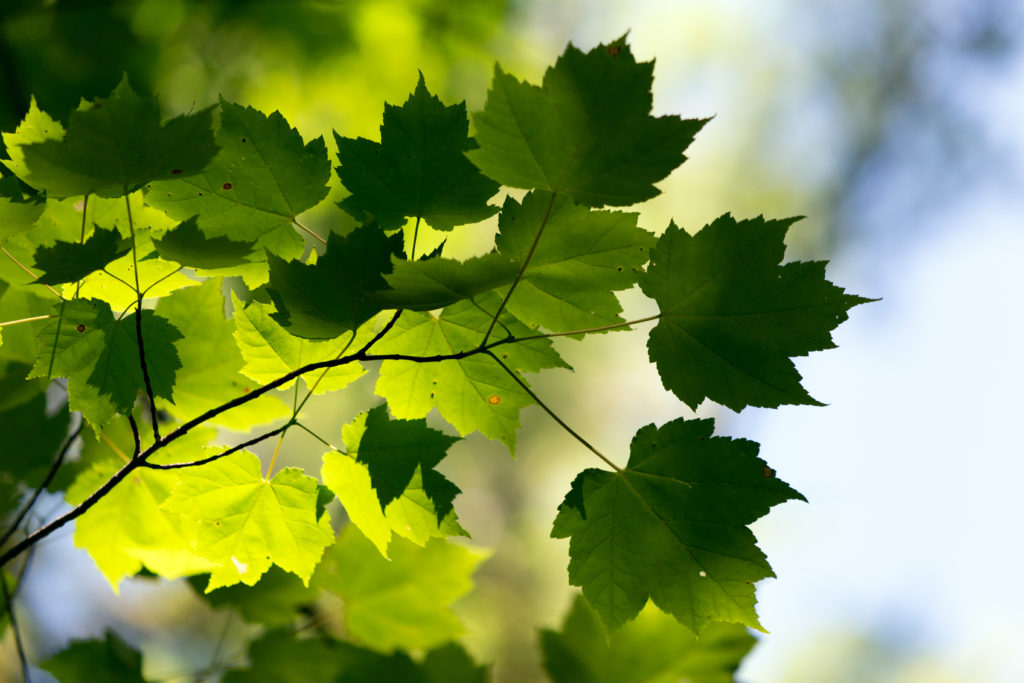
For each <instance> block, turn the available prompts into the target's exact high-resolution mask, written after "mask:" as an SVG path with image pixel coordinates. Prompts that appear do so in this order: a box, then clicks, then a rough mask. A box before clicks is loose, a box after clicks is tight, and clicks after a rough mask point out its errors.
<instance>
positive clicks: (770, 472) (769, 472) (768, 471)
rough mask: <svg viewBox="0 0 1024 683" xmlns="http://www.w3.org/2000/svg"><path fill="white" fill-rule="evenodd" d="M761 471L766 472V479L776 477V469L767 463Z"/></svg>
mask: <svg viewBox="0 0 1024 683" xmlns="http://www.w3.org/2000/svg"><path fill="white" fill-rule="evenodd" d="M761 471H762V472H763V473H764V478H765V479H774V478H775V470H773V469H772V468H771V467H768V465H765V466H764V469H762V470H761Z"/></svg>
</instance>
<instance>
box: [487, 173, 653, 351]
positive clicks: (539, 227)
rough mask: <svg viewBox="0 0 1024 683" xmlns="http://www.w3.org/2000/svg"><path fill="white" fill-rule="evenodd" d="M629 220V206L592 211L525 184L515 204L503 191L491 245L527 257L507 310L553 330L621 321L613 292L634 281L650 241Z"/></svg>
mask: <svg viewBox="0 0 1024 683" xmlns="http://www.w3.org/2000/svg"><path fill="white" fill-rule="evenodd" d="M636 221H637V214H635V213H622V212H618V211H591V210H589V209H587V208H586V207H583V206H579V205H577V204H576V203H575V202H574V201H573V200H572V199H570V198H569V197H566V196H559V197H556V196H555V195H552V194H551V193H548V192H531V193H530V194H528V195H526V197H525V198H524V199H523V203H522V204H519V203H518V202H516V201H515V200H514V199H512V198H511V197H509V198H507V199H506V200H505V206H504V208H503V209H502V211H501V218H500V220H499V226H500V228H501V232H500V233H499V234H498V236H497V238H496V242H497V245H498V250H499V251H500V252H501V253H502V254H503V255H505V256H507V257H508V258H509V259H510V260H511V261H512V262H514V263H517V264H522V263H525V262H527V261H528V265H527V268H526V270H525V271H524V272H523V279H522V280H521V281H520V282H519V285H518V287H517V289H516V291H515V294H514V295H513V296H512V297H511V298H510V299H509V302H508V306H509V310H510V311H511V312H512V313H513V314H514V315H515V316H516V317H518V318H519V319H520V320H522V321H523V322H525V323H527V324H529V325H541V326H543V327H546V328H548V329H550V330H554V331H559V332H564V331H569V330H578V329H585V328H590V327H599V326H602V325H612V324H615V323H617V322H621V321H622V318H621V317H619V313H620V312H621V311H622V307H621V306H620V305H619V301H618V299H616V298H615V295H614V294H613V292H614V291H617V290H622V289H628V288H629V287H632V286H633V284H635V283H636V280H637V276H638V275H639V273H641V272H642V269H643V266H644V264H646V263H647V259H648V257H649V255H650V254H649V252H650V248H651V246H652V245H653V244H654V236H653V235H652V234H651V233H649V232H647V231H646V230H643V229H641V228H638V227H637V225H636Z"/></svg>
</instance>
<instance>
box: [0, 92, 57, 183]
mask: <svg viewBox="0 0 1024 683" xmlns="http://www.w3.org/2000/svg"><path fill="white" fill-rule="evenodd" d="M63 137H64V126H62V125H61V124H60V121H55V120H54V119H53V118H51V117H50V115H49V114H47V113H46V112H45V111H43V110H42V109H40V108H39V105H38V104H37V103H36V98H35V97H34V96H33V97H32V98H31V100H30V101H29V105H28V113H26V114H25V118H24V119H22V121H21V123H19V124H18V128H17V129H16V130H15V131H14V132H13V133H4V134H3V138H4V146H5V147H6V148H7V154H8V155H9V156H10V159H4V160H3V162H4V164H5V165H6V166H7V168H9V169H11V171H12V172H13V173H14V175H16V176H18V177H19V178H21V179H22V180H24V179H25V178H27V177H28V176H29V169H28V167H27V166H26V165H25V154H24V152H23V148H24V147H26V146H28V145H31V144H35V143H39V142H46V141H47V140H56V141H59V140H61V139H62V138H63Z"/></svg>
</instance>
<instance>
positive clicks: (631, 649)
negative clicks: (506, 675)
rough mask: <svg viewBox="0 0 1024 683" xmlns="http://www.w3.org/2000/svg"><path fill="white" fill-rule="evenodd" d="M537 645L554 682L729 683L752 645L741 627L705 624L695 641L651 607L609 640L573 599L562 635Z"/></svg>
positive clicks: (544, 634)
mask: <svg viewBox="0 0 1024 683" xmlns="http://www.w3.org/2000/svg"><path fill="white" fill-rule="evenodd" d="M540 642H541V649H542V650H543V653H544V668H545V669H546V670H547V672H548V675H549V676H551V680H552V682H553V683H579V682H581V681H586V682H587V683H651V682H652V681H659V682H664V683H668V682H669V681H694V683H697V682H699V683H732V681H733V680H734V676H733V674H734V672H735V671H736V669H737V668H739V665H740V660H742V659H743V657H744V656H745V655H746V654H747V653H748V652H749V651H750V648H751V647H753V646H754V643H755V642H757V641H756V640H755V639H754V637H753V636H751V635H750V634H749V633H747V629H745V628H744V627H743V626H741V625H739V624H722V623H711V624H708V626H707V627H706V628H705V629H704V631H703V632H701V635H700V638H695V637H694V636H693V634H692V633H690V631H689V630H687V629H686V627H684V626H682V625H680V624H679V623H678V622H677V621H676V620H675V619H673V618H672V617H670V616H669V615H667V614H665V613H663V612H661V611H659V610H657V609H655V608H654V607H653V606H652V605H650V604H648V605H647V607H646V608H644V610H643V611H641V612H640V615H639V616H638V617H637V618H636V620H634V621H631V622H629V623H628V624H626V625H625V626H623V627H622V629H620V630H619V631H617V632H616V633H615V634H614V635H612V636H611V638H609V636H608V633H607V631H606V630H605V628H604V626H603V625H602V624H601V621H600V619H599V617H598V615H597V613H595V612H594V610H593V609H591V607H590V606H589V605H588V604H587V601H586V600H585V599H584V598H583V597H582V596H577V597H576V600H575V601H574V602H573V606H572V609H571V610H570V612H569V614H568V616H566V618H565V623H564V624H563V626H562V630H561V631H552V630H547V629H545V630H543V631H541V634H540Z"/></svg>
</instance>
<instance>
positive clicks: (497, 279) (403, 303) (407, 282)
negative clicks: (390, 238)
mask: <svg viewBox="0 0 1024 683" xmlns="http://www.w3.org/2000/svg"><path fill="white" fill-rule="evenodd" d="M394 267H395V270H394V272H392V273H390V274H389V275H386V276H385V279H386V280H387V281H388V284H389V285H391V289H387V290H384V291H383V292H376V293H375V294H374V296H375V297H376V298H378V299H379V300H381V301H384V302H386V303H387V304H388V306H389V307H394V308H406V309H409V310H413V311H431V310H434V309H435V308H444V307H445V306H448V305H450V304H453V303H455V302H456V301H461V300H462V299H470V298H472V297H475V296H477V295H478V294H481V293H483V292H486V291H488V290H491V289H494V288H496V287H501V286H502V285H508V284H510V283H511V282H512V280H513V279H515V276H516V272H517V271H518V270H519V268H518V267H517V265H516V264H515V263H513V262H512V261H510V260H509V259H508V258H506V257H505V256H503V255H501V254H496V253H490V254H485V255H483V256H476V257H474V258H471V259H468V260H466V261H455V260H453V259H447V258H431V259H427V260H423V261H404V260H395V262H394Z"/></svg>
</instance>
